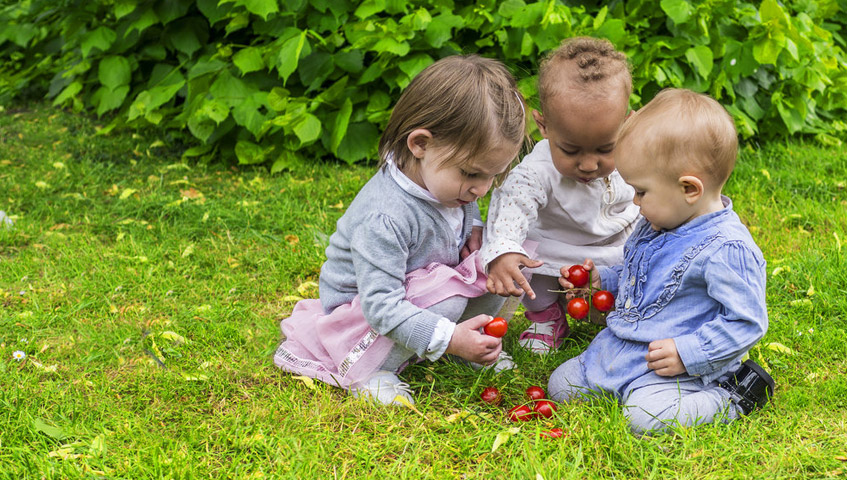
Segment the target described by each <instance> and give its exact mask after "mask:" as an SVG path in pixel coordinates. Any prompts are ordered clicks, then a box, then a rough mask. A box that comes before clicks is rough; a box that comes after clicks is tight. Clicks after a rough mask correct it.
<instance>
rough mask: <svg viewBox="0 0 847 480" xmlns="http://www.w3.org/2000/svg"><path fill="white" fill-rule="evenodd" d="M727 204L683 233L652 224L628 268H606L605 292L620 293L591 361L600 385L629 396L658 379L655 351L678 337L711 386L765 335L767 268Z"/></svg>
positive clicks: (631, 249) (642, 232)
mask: <svg viewBox="0 0 847 480" xmlns="http://www.w3.org/2000/svg"><path fill="white" fill-rule="evenodd" d="M722 199H723V202H724V208H723V209H722V210H720V211H717V212H714V213H710V214H707V215H702V216H700V217H697V218H695V219H694V220H692V221H690V222H688V223H685V224H683V225H681V226H679V227H677V228H675V229H673V230H663V231H655V230H653V229H652V227H651V225H650V223H649V222H648V221H646V220H642V221H641V222H640V223H639V224H638V226H637V227H636V229H635V232H634V233H633V234H632V236H631V237H630V238H629V239H628V240H627V243H626V244H625V246H624V263H623V264H622V265H618V266H615V267H608V268H600V269H599V273H600V276H601V277H600V278H601V281H602V285H603V287H604V288H605V289H607V290H610V291H612V292H615V293H616V294H615V310H614V311H612V312H610V313H609V315H608V317H607V319H606V323H607V328H605V329H604V330H602V331H601V332H600V333H598V334H597V336H596V337H595V339H594V341H592V343H591V345H589V347H588V349H587V350H586V352H585V353H584V354H583V356H582V357H583V359H584V365H585V369H586V375H587V378H588V379H589V380H590V381H591V382H592V383H595V384H596V385H597V386H598V387H600V388H603V389H604V390H607V391H611V392H616V393H618V394H619V395H623V394H624V392H625V391H627V390H631V389H632V388H636V387H637V386H639V385H638V384H640V383H642V382H649V380H648V379H649V378H651V377H652V378H654V380H655V373H653V372H651V370H650V369H648V368H647V361H646V360H645V359H644V356H645V355H646V354H647V346H648V345H649V343H650V342H652V341H654V340H662V339H666V338H672V339H673V340H674V342H675V343H676V348H677V350H678V352H679V355H680V358H681V359H682V362H683V363H684V364H685V368H686V371H687V374H688V375H691V376H695V377H699V378H700V379H701V380H702V382H703V384H704V385H705V384H708V383H709V382H711V381H712V380H715V379H717V378H719V377H720V376H722V375H723V374H725V373H726V372H728V371H731V370H732V369H733V368H735V367H736V366H737V365H738V363H739V361H740V359H741V357H742V356H743V355H744V354H745V353H746V352H747V351H748V350H749V349H750V348H751V347H752V346H753V345H755V344H756V342H758V341H759V340H761V338H762V337H763V336H764V334H765V332H766V331H767V329H768V313H767V308H766V304H765V279H766V270H765V260H764V257H763V256H762V252H761V250H760V249H759V247H758V246H757V245H756V243H755V242H754V241H753V238H752V237H751V236H750V233H749V231H748V230H747V228H746V227H745V226H744V225H743V224H742V223H741V220H740V219H739V218H738V215H736V213H735V212H734V211H733V210H732V202H731V201H730V200H729V198H727V197H723V198H722ZM646 374H650V375H646ZM683 375H685V374H683ZM641 378H643V379H642V380H638V381H637V379H641Z"/></svg>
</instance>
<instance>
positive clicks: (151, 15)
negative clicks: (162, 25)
mask: <svg viewBox="0 0 847 480" xmlns="http://www.w3.org/2000/svg"><path fill="white" fill-rule="evenodd" d="M157 23H159V17H157V16H156V12H154V11H153V9H152V8H150V7H148V8H147V10H145V11H144V13H142V14H141V16H139V17H138V18H137V19H135V21H134V22H132V23H131V24H130V26H129V27H128V28H127V29H126V33H124V38H126V37H127V36H128V35H129V34H130V33H132V32H133V31H134V30H138V33H142V32H144V30H147V29H148V28H150V27H151V26H153V25H155V24H157Z"/></svg>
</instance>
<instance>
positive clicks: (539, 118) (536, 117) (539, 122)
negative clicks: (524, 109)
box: [532, 109, 547, 138]
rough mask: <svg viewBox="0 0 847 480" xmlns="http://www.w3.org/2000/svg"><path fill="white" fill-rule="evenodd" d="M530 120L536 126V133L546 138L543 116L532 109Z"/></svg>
mask: <svg viewBox="0 0 847 480" xmlns="http://www.w3.org/2000/svg"><path fill="white" fill-rule="evenodd" d="M532 118H533V119H534V120H535V124H536V125H538V131H539V132H541V136H542V137H544V138H547V125H546V124H545V123H544V114H542V113H541V112H539V111H538V110H535V109H533V110H532Z"/></svg>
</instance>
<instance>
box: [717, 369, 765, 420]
mask: <svg viewBox="0 0 847 480" xmlns="http://www.w3.org/2000/svg"><path fill="white" fill-rule="evenodd" d="M720 386H721V388H723V389H724V390H727V391H728V392H729V396H730V398H731V399H732V402H733V403H735V404H736V405H738V408H739V409H741V413H743V414H744V415H749V414H750V412H752V411H753V410H755V409H756V408H761V407H763V406H764V405H765V404H766V403H768V400H770V398H771V397H772V396H773V389H774V386H776V383H775V382H774V381H773V377H771V376H770V375H769V374H768V372H766V371H765V369H764V368H762V367H761V366H760V365H759V364H758V363H756V362H754V361H753V360H747V361H745V362H744V363H742V364H741V367H740V368H739V369H738V370H736V371H734V372H732V373H730V374H729V378H727V379H726V380H724V381H722V382H721V383H720Z"/></svg>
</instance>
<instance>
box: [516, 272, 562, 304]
mask: <svg viewBox="0 0 847 480" xmlns="http://www.w3.org/2000/svg"><path fill="white" fill-rule="evenodd" d="M529 286H530V287H532V291H533V292H535V299H534V300H532V299H530V298H529V297H528V296H526V295H524V296H522V297H521V303H523V306H524V308H526V310H527V311H529V312H540V311H542V310H546V309H547V307H549V306H550V305H553V303H554V302H556V301H557V300H559V298H560V297H562V298H563V294H561V293H558V292H551V291H550V290H561V289H562V286H561V285H559V277H552V276H550V275H539V274H537V273H533V274H532V278H530V279H529Z"/></svg>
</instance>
